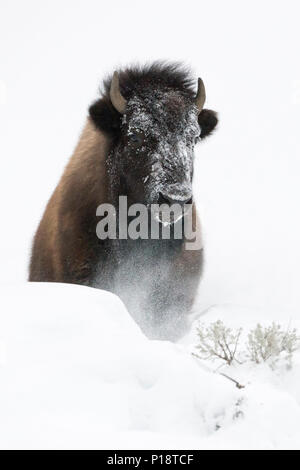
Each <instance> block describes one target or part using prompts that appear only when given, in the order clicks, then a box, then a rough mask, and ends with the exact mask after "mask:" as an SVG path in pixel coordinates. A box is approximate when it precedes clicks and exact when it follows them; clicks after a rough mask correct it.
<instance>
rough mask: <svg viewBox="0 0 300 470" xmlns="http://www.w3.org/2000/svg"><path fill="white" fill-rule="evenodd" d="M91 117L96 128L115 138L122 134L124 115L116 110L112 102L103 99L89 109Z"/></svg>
mask: <svg viewBox="0 0 300 470" xmlns="http://www.w3.org/2000/svg"><path fill="white" fill-rule="evenodd" d="M89 114H90V117H91V119H92V121H93V123H94V124H95V126H96V127H97V128H98V129H99V130H100V131H103V132H105V133H107V134H109V135H111V136H113V137H115V136H117V135H118V134H119V133H120V127H121V118H122V115H121V114H120V113H118V111H116V110H115V108H114V107H113V105H112V104H111V102H110V101H109V100H108V99H106V98H102V99H100V100H97V101H96V102H95V103H93V104H92V105H91V106H90V108H89Z"/></svg>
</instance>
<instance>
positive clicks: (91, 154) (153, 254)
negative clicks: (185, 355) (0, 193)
mask: <svg viewBox="0 0 300 470" xmlns="http://www.w3.org/2000/svg"><path fill="white" fill-rule="evenodd" d="M176 67H177V66H172V67H169V66H162V65H155V64H154V65H153V66H152V68H151V67H150V68H149V67H148V68H145V69H139V70H137V69H132V70H130V69H129V70H126V71H124V72H123V73H122V72H121V73H120V88H121V91H122V93H123V94H124V96H125V98H126V99H130V96H133V94H134V90H135V89H136V90H137V92H138V96H139V99H143V96H144V95H143V93H144V90H145V87H146V91H147V90H150V92H149V91H148V93H150V95H148V96H151V89H152V88H151V87H153V90H155V89H156V88H157V87H158V88H159V89H160V90H162V91H161V92H162V93H163V92H164V90H169V89H172V90H174V92H175V93H178V97H179V98H180V100H181V101H180V100H179V98H178V100H179V101H180V102H183V103H186V106H192V97H193V96H194V92H193V90H192V87H191V83H192V82H191V80H190V78H189V77H188V75H187V73H186V72H184V71H182V70H180V69H178V68H176ZM109 84H110V81H109V80H108V81H106V82H105V89H104V94H103V96H102V98H101V99H100V100H98V101H97V102H95V103H94V105H92V107H91V108H90V117H88V119H87V123H86V125H85V127H84V129H83V132H82V134H81V137H80V140H79V143H78V145H77V147H76V149H75V151H74V153H73V156H72V157H71V159H70V161H69V163H68V165H67V166H66V168H65V171H64V173H63V175H62V178H61V180H60V182H59V184H58V186H57V188H56V189H55V191H54V193H53V195H52V197H51V199H50V200H49V202H48V205H47V207H46V210H45V212H44V215H43V218H42V220H41V222H40V225H39V227H38V230H37V232H36V234H35V237H34V242H33V247H32V255H31V262H30V274H29V280H30V281H48V282H67V283H75V284H83V285H87V286H94V287H99V288H102V289H107V290H110V291H112V292H115V293H117V294H118V295H120V297H121V298H122V299H123V300H124V302H125V304H126V305H127V307H128V308H129V310H130V312H131V313H132V314H133V316H134V317H135V318H136V319H137V320H138V321H139V322H140V323H141V324H142V327H143V328H144V329H145V331H146V333H148V334H149V335H150V336H152V337H160V338H175V337H177V336H178V332H174V331H175V330H174V328H173V326H172V328H171V329H168V328H167V329H165V331H164V332H163V333H162V332H159V331H158V329H157V327H158V326H161V325H164V326H166V325H168V324H170V323H173V325H174V324H176V326H178V325H181V326H180V328H181V330H182V324H183V323H184V320H183V318H184V314H185V313H186V312H187V311H188V310H189V309H190V307H191V305H192V303H193V300H194V297H195V293H196V289H197V285H198V282H199V279H200V275H201V270H202V262H203V260H202V249H200V250H198V251H186V250H185V249H184V240H174V239H173V240H120V241H118V242H117V243H116V241H114V240H99V239H98V238H97V235H96V225H97V222H98V221H99V218H98V217H96V209H97V207H98V206H99V205H100V204H102V203H113V204H115V203H116V198H117V197H118V196H120V195H127V194H129V192H130V187H129V186H128V184H129V183H128V181H129V180H128V181H127V182H126V181H125V180H126V178H125V177H126V174H127V173H128V169H127V168H131V167H132V163H131V161H133V162H134V161H136V165H138V163H137V162H138V160H130V158H131V159H133V157H134V151H133V153H132V152H131V154H130V155H128V156H127V153H126V152H127V151H126V145H129V144H127V143H126V142H127V141H126V139H127V137H126V135H125V134H124V132H125V131H124V129H123V131H122V125H121V118H122V116H121V115H120V114H119V113H118V112H117V111H116V110H115V109H114V108H113V106H112V103H111V102H110V100H109V93H108V90H109ZM147 86H148V88H147ZM149 87H150V88H149ZM145 96H146V99H148V98H147V94H146V95H145ZM174 96H175V95H174ZM176 96H177V95H176ZM176 96H175V98H176ZM179 101H178V102H179ZM174 102H175V101H174ZM150 109H151V106H150ZM178 109H179V108H178ZM180 114H181V112H179V110H178V115H179V117H180ZM129 116H130V114H129ZM198 121H199V125H200V127H201V134H200V138H204V137H206V136H207V135H208V134H209V133H210V132H211V131H212V130H213V128H214V127H215V125H216V123H217V118H216V114H215V113H214V112H213V111H209V110H202V112H201V113H200V114H199V117H198ZM171 124H172V123H171V122H170V129H171V128H173V124H172V126H171ZM174 129H176V127H174ZM122 132H123V134H122ZM124 139H125V140H124ZM131 145H133V144H132V143H131ZM151 145H154V143H153V142H152V143H151ZM123 148H124V149H125V150H124V155H123V157H122V149H123ZM131 148H133V147H131ZM146 149H147V144H146ZM148 150H149V152H150V147H149V148H148ZM120 152H121V153H120ZM120 155H121V162H122V161H125V162H126V158H127V159H128V167H124V168H125V169H126V171H125V170H124V171H125V173H124V175H123V176H122V175H121V173H119V175H118V176H117V178H116V176H114V178H115V180H114V181H112V173H113V174H114V175H115V174H116V173H118V171H119V170H118V168H119V167H118V161H119V160H118V158H119V157H120ZM149 155H150V153H149ZM117 157H118V158H117ZM146 157H147V154H146V155H145V158H146ZM134 158H135V157H134ZM141 158H142V157H141V156H140V157H139V165H141V161H142V160H141ZM122 164H123V163H122ZM134 165H135V163H134ZM137 168H138V166H136V168H135V170H134V171H137ZM145 168H146V167H145V166H144V167H141V170H139V171H144V170H145ZM112 169H113V171H112ZM168 171H170V170H168ZM134 174H135V173H132V174H131V175H130V176H131V178H133V175H134ZM178 174H179V173H178ZM137 177H138V174H137ZM174 178H176V168H175V167H174ZM191 178H192V173H191ZM145 194H146V193H145ZM136 197H139V196H136ZM143 197H145V195H143ZM141 198H142V195H141ZM137 202H138V201H137ZM150 202H151V201H150ZM154 202H155V201H154ZM193 216H194V221H195V218H196V210H195V206H193ZM137 295H139V297H140V298H139V300H138V301H137ZM142 310H143V311H145V312H146V313H145V316H146V321H145V318H144V320H143V319H142V318H141V311H142ZM170 318H171V321H170Z"/></svg>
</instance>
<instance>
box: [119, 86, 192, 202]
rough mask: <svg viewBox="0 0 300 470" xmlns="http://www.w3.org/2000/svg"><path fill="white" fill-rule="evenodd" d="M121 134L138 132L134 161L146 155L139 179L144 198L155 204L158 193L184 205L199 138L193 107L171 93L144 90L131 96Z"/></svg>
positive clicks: (188, 191)
mask: <svg viewBox="0 0 300 470" xmlns="http://www.w3.org/2000/svg"><path fill="white" fill-rule="evenodd" d="M122 125H123V131H124V132H125V133H126V134H127V135H128V136H131V135H132V134H140V133H142V135H143V137H144V142H143V146H142V147H141V148H138V149H135V150H134V153H135V154H136V157H137V158H138V156H139V154H140V153H141V152H143V153H145V152H146V153H147V161H148V163H149V174H148V175H147V176H146V177H145V176H143V183H144V184H145V190H146V192H147V194H148V196H149V197H148V199H149V200H150V201H151V202H155V201H156V200H157V198H158V195H159V193H160V192H163V193H164V194H166V195H168V196H169V197H170V198H171V199H174V200H177V201H178V202H184V201H186V200H188V199H190V198H191V196H192V173H193V158H194V144H195V141H196V140H197V139H198V138H199V134H200V128H199V125H198V113H197V109H196V107H195V106H194V105H193V104H192V103H190V102H189V101H188V100H187V99H186V98H185V97H184V96H182V95H181V94H180V93H179V92H176V91H174V90H172V91H170V90H151V91H149V90H147V91H144V92H143V95H135V96H133V97H132V98H131V99H130V100H129V101H128V104H127V112H126V115H124V116H123V121H122Z"/></svg>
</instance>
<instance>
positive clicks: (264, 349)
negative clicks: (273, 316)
mask: <svg viewBox="0 0 300 470" xmlns="http://www.w3.org/2000/svg"><path fill="white" fill-rule="evenodd" d="M246 347H247V357H248V358H249V359H250V361H253V362H255V363H256V364H260V363H261V362H267V363H268V364H269V365H270V367H271V368H272V369H274V368H275V367H276V364H277V362H278V361H279V360H280V359H283V360H284V361H285V363H286V365H287V367H288V368H290V367H291V366H292V356H293V353H294V352H295V351H296V350H297V349H298V348H299V337H298V336H297V331H296V329H293V330H291V331H289V330H287V331H283V330H282V328H281V325H278V324H276V323H274V322H273V323H272V325H271V326H267V327H263V326H262V325H260V324H259V323H258V324H257V326H256V328H254V329H253V330H251V331H250V333H249V334H248V341H247V344H246Z"/></svg>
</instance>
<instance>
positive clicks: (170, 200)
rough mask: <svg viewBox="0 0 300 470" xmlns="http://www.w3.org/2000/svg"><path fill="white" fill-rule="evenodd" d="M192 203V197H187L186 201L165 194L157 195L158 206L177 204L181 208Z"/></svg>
mask: <svg viewBox="0 0 300 470" xmlns="http://www.w3.org/2000/svg"><path fill="white" fill-rule="evenodd" d="M192 202H193V197H189V198H188V199H182V198H179V197H176V196H172V195H169V194H165V193H159V197H158V204H168V205H172V204H179V205H180V206H183V205H184V204H192Z"/></svg>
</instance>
